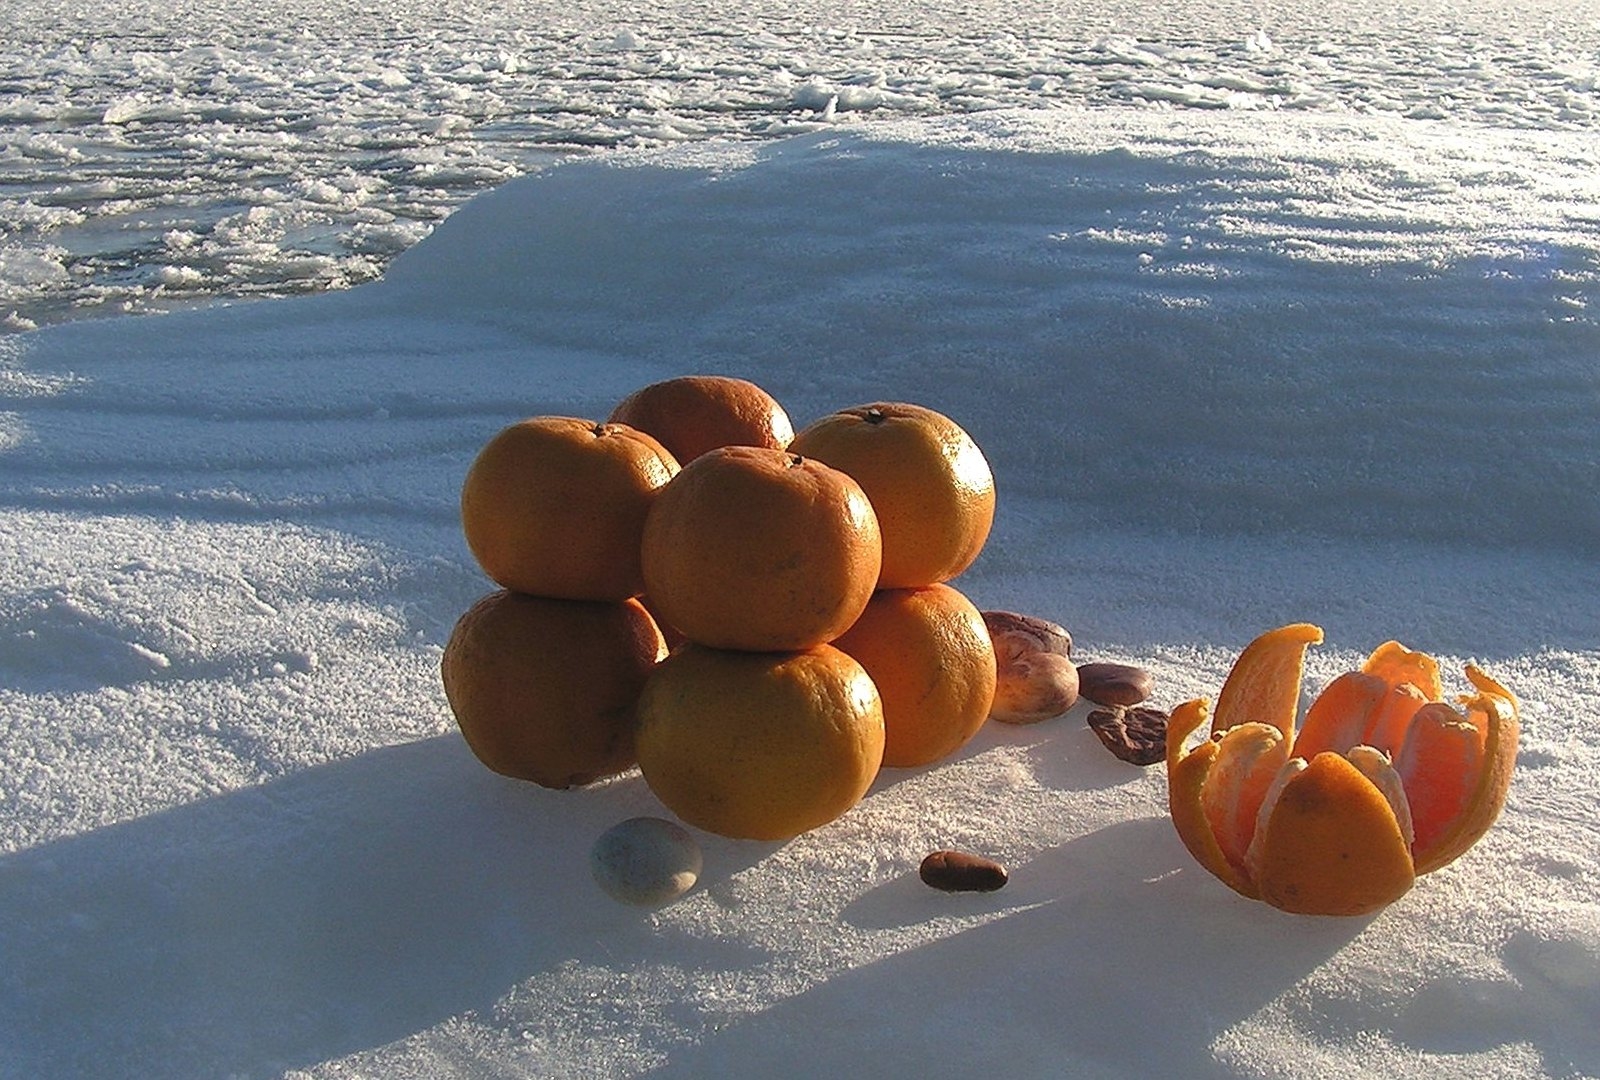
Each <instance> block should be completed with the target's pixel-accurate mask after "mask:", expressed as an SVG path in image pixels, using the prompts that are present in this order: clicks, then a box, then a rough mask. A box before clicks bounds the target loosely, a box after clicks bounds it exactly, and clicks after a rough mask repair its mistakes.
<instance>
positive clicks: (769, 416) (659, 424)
mask: <svg viewBox="0 0 1600 1080" xmlns="http://www.w3.org/2000/svg"><path fill="white" fill-rule="evenodd" d="M607 420H608V421H610V422H611V423H617V424H627V425H628V426H630V427H634V428H637V429H639V430H640V431H645V432H649V433H650V434H651V435H654V436H655V437H656V439H657V441H659V442H660V443H661V445H662V446H665V447H666V448H667V449H668V450H669V451H670V452H671V453H672V456H673V457H675V458H677V459H678V463H679V464H681V465H687V464H688V463H689V462H691V461H693V460H694V459H695V458H697V457H699V456H700V455H701V454H703V453H705V452H706V451H708V450H715V449H717V448H718V447H720V446H764V447H768V448H770V449H773V450H782V449H784V448H785V447H787V446H788V445H789V440H791V439H793V438H794V425H793V424H792V423H791V422H790V420H789V414H788V413H787V412H785V411H784V408H783V406H782V405H780V404H778V402H777V400H776V399H775V398H774V397H773V396H772V395H771V394H769V393H767V392H766V391H765V390H763V389H762V388H761V387H759V386H757V385H756V384H755V383H753V382H750V381H749V380H748V379H738V378H733V377H731V376H727V375H682V376H679V377H677V378H673V379H663V380H662V381H660V382H653V383H651V384H650V385H648V386H642V387H640V388H639V389H637V390H635V391H634V392H633V393H631V394H629V395H628V396H627V397H625V398H623V399H622V400H621V401H620V402H618V403H617V406H616V408H614V409H612V410H611V415H610V416H609V417H607Z"/></svg>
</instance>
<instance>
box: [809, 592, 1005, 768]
mask: <svg viewBox="0 0 1600 1080" xmlns="http://www.w3.org/2000/svg"><path fill="white" fill-rule="evenodd" d="M834 645H836V646H838V647H839V648H840V649H842V650H844V651H845V652H847V653H849V654H850V655H851V656H853V657H854V658H855V659H856V660H857V661H859V662H860V664H861V666H862V667H864V668H866V669H867V674H868V675H870V676H871V677H872V681H873V682H874V683H876V684H877V687H878V693H879V694H880V695H882V697H883V723H884V728H885V732H886V741H885V743H884V749H883V763H884V765H886V766H890V767H893V768H912V767H915V766H918V765H929V764H932V763H933V762H935V761H938V760H940V759H942V758H946V757H949V756H950V755H951V754H953V753H955V752H956V751H957V750H959V749H960V748H961V747H962V746H964V745H966V743H967V741H968V740H969V739H971V738H972V736H973V735H975V734H977V732H978V729H979V728H980V727H982V726H983V722H984V721H985V720H986V719H988V717H989V708H990V706H991V705H992V704H993V702H994V692H995V681H996V677H997V671H996V665H995V654H994V644H993V642H992V641H991V640H990V637H989V628H988V626H987V625H985V623H984V621H983V615H982V614H981V613H980V612H979V611H978V609H977V608H976V607H975V606H973V604H972V601H970V600H968V599H967V598H966V597H965V596H963V595H962V594H961V593H960V592H958V591H957V590H955V589H953V588H951V587H950V586H949V585H925V586H923V587H922V588H918V589H880V590H878V591H877V592H875V593H874V594H873V596H872V600H871V601H870V602H869V603H868V604H867V608H866V610H865V611H863V612H862V613H861V617H860V618H858V619H857V620H856V621H855V624H854V625H852V626H851V627H850V629H849V630H846V631H845V632H844V634H843V635H842V636H841V637H839V638H838V639H837V640H836V641H835V642H834Z"/></svg>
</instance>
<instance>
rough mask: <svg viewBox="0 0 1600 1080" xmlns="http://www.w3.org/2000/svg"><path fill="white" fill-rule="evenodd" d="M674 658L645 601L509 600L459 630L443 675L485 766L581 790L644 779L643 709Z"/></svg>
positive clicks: (487, 601) (471, 616) (466, 619)
mask: <svg viewBox="0 0 1600 1080" xmlns="http://www.w3.org/2000/svg"><path fill="white" fill-rule="evenodd" d="M666 651H667V650H666V643H665V642H664V641H663V640H662V637H661V632H660V631H659V630H658V629H657V628H656V625H655V622H654V621H653V620H652V619H651V618H650V616H649V614H648V613H647V612H646V611H645V609H644V608H643V606H641V605H640V604H639V602H638V601H636V600H631V599H630V600H619V601H589V600H558V599H551V598H548V597H539V596H528V595H526V594H524V593H516V592H511V591H509V590H501V591H498V592H493V593H490V594H489V595H487V596H485V597H483V598H482V599H480V600H479V601H478V602H477V603H475V604H474V605H473V606H472V607H471V608H469V609H468V610H467V612H466V613H465V614H463V615H462V616H461V618H460V619H459V620H457V622H456V625H455V627H454V629H453V630H452V632H451V634H450V639H449V641H448V642H447V643H446V645H445V649H444V655H443V656H442V658H441V660H440V674H441V676H442V678H443V680H444V690H445V698H446V700H447V701H448V702H449V704H450V709H451V711H452V712H453V713H454V715H455V718H456V723H457V725H458V726H459V727H460V729H461V734H462V736H463V737H464V738H465V739H466V741H467V745H468V747H470V748H471V750H472V752H473V754H474V755H475V756H476V757H477V758H478V759H479V760H480V761H482V762H483V764H484V765H486V766H487V767H488V768H490V769H492V770H493V771H495V772H497V773H500V774H502V775H505V776H510V777H515V778H517V779H520V780H530V781H532V782H533V783H536V784H539V785H540V786H542V787H549V788H567V787H579V786H582V785H585V784H590V783H593V782H594V781H596V780H600V779H602V778H604V777H608V776H614V775H616V774H618V773H621V772H624V771H626V770H627V769H629V768H631V767H633V765H634V763H635V761H636V760H637V759H636V755H635V750H634V733H635V730H636V728H637V717H636V714H635V706H636V704H637V702H638V698H639V694H640V692H641V691H642V690H643V688H644V684H645V680H646V679H647V678H648V677H649V675H650V673H651V672H652V671H653V670H654V669H655V666H656V663H657V662H658V661H659V660H660V659H661V658H662V657H663V656H665V655H666Z"/></svg>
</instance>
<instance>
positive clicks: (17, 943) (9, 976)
mask: <svg viewBox="0 0 1600 1080" xmlns="http://www.w3.org/2000/svg"><path fill="white" fill-rule="evenodd" d="M659 812H660V811H659V807H658V806H657V805H656V804H655V803H654V802H653V798H652V796H650V794H649V792H648V789H647V788H646V787H645V786H644V783H643V781H642V780H641V779H639V777H638V775H637V774H631V775H629V776H625V777H623V778H620V779H618V780H615V781H612V782H610V783H608V784H605V785H603V786H600V787H599V788H597V789H586V790H583V791H567V792H556V791H546V790H543V789H538V788H534V787H533V786H532V785H528V784H522V783H517V782H513V781H506V780H503V779H502V778H499V777H495V776H493V775H491V774H488V773H487V772H486V770H484V769H483V767H482V766H481V765H479V764H478V763H477V762H476V761H475V760H474V759H472V758H471V756H470V754H469V753H468V752H467V750H466V749H465V747H464V744H462V742H461V740H460V739H459V738H458V737H456V736H454V735H450V736H439V737H436V738H432V739H428V740H424V741H421V742H417V743H411V744H406V745H400V746H393V747H388V748H385V749H380V750H375V751H372V752H369V753H366V754H362V755H360V756H358V757H355V758H351V759H348V760H344V761H339V762H335V763H332V764H329V765H325V766H322V767H319V768H314V769H308V770H305V771H304V772H300V773H296V774H295V775H293V776H290V777H288V778H286V779H283V780H280V781H276V782H273V783H268V784H265V785H263V786H260V787H257V788H252V789H249V790H245V791H240V792H236V793H232V794H228V795H225V796H219V797H216V798H211V799H205V800H201V801H199V802H195V803H191V804H188V805H184V806H181V807H177V808H174V809H171V810H168V811H165V812H162V813H156V814H153V815H151V816H148V817H144V818H140V819H138V820H135V821H131V822H128V823H125V824H119V825H115V826H111V827H108V828H104V829H99V830H96V831H93V832H89V833H86V834H83V835H80V836H76V837H73V838H70V839H66V840H62V841H59V842H56V843H51V844H46V845H42V846H40V847H38V848H34V849H30V850H27V851H24V852H21V853H20V854H15V855H12V856H9V857H7V858H5V859H3V860H0V956H3V957H4V961H3V963H4V969H3V974H0V1032H4V1041H5V1043H6V1047H5V1049H4V1051H0V1072H5V1073H6V1074H7V1075H8V1076H9V1075H14V1076H17V1077H29V1078H33V1080H45V1078H53V1077H61V1078H66V1077H73V1078H101V1077H105V1078H109V1077H128V1076H140V1077H162V1078H164V1080H186V1078H194V1080H201V1078H205V1080H212V1078H215V1077H220V1076H229V1075H236V1074H237V1075H251V1076H255V1075H261V1074H262V1073H265V1072H274V1073H275V1072H281V1071H283V1070H285V1069H290V1068H295V1067H303V1066H306V1065H310V1064H314V1063H317V1062H321V1061H326V1060H329V1059H331V1058H336V1057H339V1056H342V1055H345V1054H348V1053H352V1052H355V1051H357V1050H362V1049H367V1048H371V1047H374V1046H380V1045H384V1044H387V1043H389V1042H392V1041H393V1040H395V1039H399V1038H402V1037H404V1036H406V1035H410V1034H412V1033H414V1032H417V1031H419V1030H424V1029H425V1028H427V1027H428V1026H430V1025H432V1024H436V1023H438V1022H439V1021H441V1020H443V1019H445V1018H447V1017H451V1016H458V1015H462V1014H465V1013H469V1012H471V1011H473V1010H484V1009H487V1008H488V1007H490V1006H492V1005H493V1003H494V1002H495V1001H496V1000H497V999H498V998H500V997H502V996H503V995H504V994H505V992H506V991H507V990H508V989H509V988H510V987H512V986H513V985H515V984H517V983H518V982H520V981H522V980H525V979H528V978H530V977H534V976H537V975H538V974H539V973H540V972H542V971H546V970H548V969H549V968H551V967H552V966H553V965H555V964H556V963H558V962H560V961H562V960H564V959H567V958H570V957H573V956H575V955H577V954H576V953H575V952H574V950H581V949H583V948H584V947H585V943H586V942H587V943H590V945H591V946H592V943H593V942H595V941H596V940H597V939H599V938H602V937H605V936H607V935H611V936H612V937H614V936H615V934H616V933H617V932H618V930H619V927H621V928H622V930H623V931H624V932H625V931H626V924H629V923H632V922H639V923H645V922H646V921H647V920H648V919H649V914H648V913H647V912H641V911H635V910H634V909H626V908H622V907H621V906H619V905H615V904H610V903H608V902H599V903H597V898H598V897H599V894H598V892H597V890H596V889H595V887H594V885H593V883H592V881H590V880H589V876H588V867H587V862H586V859H587V853H588V847H589V845H588V843H587V838H589V837H592V836H595V835H598V834H599V832H600V831H601V830H603V829H604V828H605V827H607V826H609V825H610V824H612V823H613V822H615V821H617V820H619V819H620V818H622V817H626V816H631V815H633V814H639V813H659ZM574 837H582V838H585V839H584V840H583V841H580V842H574V839H573V838H574ZM764 850H765V849H760V850H755V849H752V850H751V851H749V852H743V853H736V855H735V857H736V858H737V857H748V858H756V857H759V856H760V855H761V854H762V853H763V852H764ZM723 854H724V858H723V859H722V862H723V863H726V862H727V861H728V859H727V858H726V857H725V856H726V853H723ZM734 869H736V868H734ZM720 870H721V871H722V872H731V870H730V869H729V868H728V867H726V866H721V867H720ZM717 871H718V868H716V867H714V868H712V874H714V873H716V872H717ZM708 876H711V875H708ZM636 936H637V937H638V938H639V939H640V942H639V944H640V947H641V948H643V949H645V950H648V949H650V948H663V947H667V946H665V945H662V944H659V943H657V944H652V943H651V940H650V935H648V934H644V933H641V934H639V935H636ZM633 937H634V936H629V938H628V940H629V941H630V942H632V941H633ZM728 948H730V949H732V950H733V952H734V953H735V954H737V953H738V951H739V950H738V947H735V946H733V945H732V944H729V945H728ZM580 958H581V956H580ZM724 959H725V961H726V963H728V964H729V965H730V966H739V965H745V964H750V963H757V962H759V960H758V959H756V958H752V957H750V956H748V955H730V956H727V957H726V958H724ZM713 961H714V962H722V959H719V958H716V957H713Z"/></svg>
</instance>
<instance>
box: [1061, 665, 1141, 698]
mask: <svg viewBox="0 0 1600 1080" xmlns="http://www.w3.org/2000/svg"><path fill="white" fill-rule="evenodd" d="M1152 682H1153V680H1152V678H1151V676H1150V673H1149V672H1148V671H1146V670H1145V669H1144V668H1141V667H1134V666H1133V665H1132V664H1112V663H1105V662H1099V663H1092V664H1079V665H1078V693H1079V694H1081V695H1082V696H1083V697H1086V698H1088V699H1089V700H1090V701H1092V702H1094V703H1095V704H1096V705H1138V704H1139V703H1140V702H1142V701H1144V700H1145V699H1146V698H1148V697H1149V696H1150V688H1151V683H1152Z"/></svg>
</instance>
